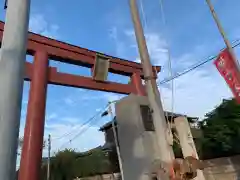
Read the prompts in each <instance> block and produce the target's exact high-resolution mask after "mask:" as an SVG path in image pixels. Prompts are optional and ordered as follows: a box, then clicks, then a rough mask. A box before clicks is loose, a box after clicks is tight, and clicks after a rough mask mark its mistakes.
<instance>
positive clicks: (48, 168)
mask: <svg viewBox="0 0 240 180" xmlns="http://www.w3.org/2000/svg"><path fill="white" fill-rule="evenodd" d="M50 157H51V135H50V134H49V135H48V166H47V180H49V179H50Z"/></svg>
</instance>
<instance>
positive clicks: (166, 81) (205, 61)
mask: <svg viewBox="0 0 240 180" xmlns="http://www.w3.org/2000/svg"><path fill="white" fill-rule="evenodd" d="M232 44H233V46H232V48H235V47H237V46H239V45H240V39H238V40H235V41H234V42H233V43H232ZM223 49H224V48H223ZM223 49H221V50H220V51H222V50H223ZM217 56H218V55H214V56H209V57H208V58H207V59H205V60H203V61H201V62H199V63H197V64H195V65H193V66H192V67H190V68H188V69H186V70H184V71H183V72H181V73H179V74H176V75H175V76H173V77H172V78H166V79H164V80H162V81H161V82H160V83H158V86H159V85H162V84H165V83H168V82H169V81H171V80H173V79H177V78H179V77H181V76H183V75H185V74H187V73H189V72H191V71H193V70H195V69H196V68H198V67H201V66H202V65H204V64H206V63H208V62H210V61H212V60H214V59H215V58H217Z"/></svg>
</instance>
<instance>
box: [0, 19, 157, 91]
mask: <svg viewBox="0 0 240 180" xmlns="http://www.w3.org/2000/svg"><path fill="white" fill-rule="evenodd" d="M3 30H4V22H2V21H0V41H2V36H3ZM41 50H44V51H45V52H46V53H47V54H48V57H49V58H50V59H52V60H56V61H61V62H65V63H69V64H74V65H79V66H83V67H88V68H92V67H93V66H94V63H95V58H96V55H97V54H101V53H98V52H95V51H92V50H88V49H85V48H81V47H77V46H74V45H70V44H67V43H65V42H61V41H58V40H55V39H51V38H48V37H45V36H41V35H38V34H35V33H32V32H29V33H28V42H27V54H29V55H35V53H36V52H37V51H41ZM105 56H107V57H109V59H110V66H109V72H111V73H115V74H120V75H125V76H133V75H135V74H139V75H140V76H141V78H143V69H142V65H141V64H140V63H136V62H132V61H127V60H123V59H119V58H116V57H113V56H108V55H105ZM32 66H33V65H32V64H31V63H26V75H25V79H26V80H31V75H32V72H33V67H32ZM49 68H50V72H54V74H55V75H54V76H53V75H50V77H49V83H51V84H58V85H64V86H73V87H81V88H87V89H95V90H102V91H108V92H117V93H124V94H126V93H130V92H132V88H131V87H130V86H129V87H128V89H129V90H126V88H127V85H125V84H119V83H113V82H106V83H103V82H102V83H101V82H94V81H92V79H90V78H87V77H82V76H75V75H70V74H65V73H61V72H57V70H56V68H52V67H49ZM160 69H161V68H160V66H156V67H153V73H154V75H156V73H158V72H160ZM50 74H51V73H50ZM70 76H71V77H70ZM53 77H54V78H53ZM66 78H67V79H68V81H69V79H74V78H75V81H72V82H67V83H66V84H65V81H67V80H66ZM77 81H78V82H77ZM83 82H85V83H83ZM74 83H75V84H74ZM108 85H109V88H108V87H107V86H108ZM113 86H115V88H112V87H113ZM117 86H119V87H117ZM120 88H122V90H119V89H120ZM124 89H125V90H124Z"/></svg>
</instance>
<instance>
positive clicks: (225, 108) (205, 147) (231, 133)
mask: <svg viewBox="0 0 240 180" xmlns="http://www.w3.org/2000/svg"><path fill="white" fill-rule="evenodd" d="M199 125H200V127H201V129H202V132H203V137H202V139H201V144H202V148H201V151H202V152H200V154H202V156H203V158H205V159H206V158H217V157H223V156H231V155H235V154H239V153H240V143H239V140H240V105H238V104H237V103H236V101H235V100H234V99H230V100H223V102H222V103H221V104H220V105H219V106H218V107H216V108H215V109H214V110H213V111H211V112H209V113H207V114H206V118H205V119H204V120H203V121H202V122H200V123H199Z"/></svg>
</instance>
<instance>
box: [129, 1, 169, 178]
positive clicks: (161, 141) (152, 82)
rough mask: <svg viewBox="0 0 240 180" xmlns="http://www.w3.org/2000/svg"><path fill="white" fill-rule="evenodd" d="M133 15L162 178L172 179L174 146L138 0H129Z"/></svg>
mask: <svg viewBox="0 0 240 180" xmlns="http://www.w3.org/2000/svg"><path fill="white" fill-rule="evenodd" d="M129 2H130V8H131V15H132V20H133V24H134V29H135V35H136V39H137V44H138V49H139V53H140V58H141V62H142V67H143V72H144V78H145V82H146V89H147V95H148V99H149V103H150V107H151V109H152V111H153V112H152V114H153V121H154V125H155V129H156V136H157V140H158V145H159V150H160V160H161V163H162V164H161V167H163V168H162V169H161V170H160V177H159V178H160V179H161V180H168V179H170V178H169V176H170V173H171V172H170V171H171V170H172V168H171V165H172V161H173V157H172V153H171V151H172V147H171V145H170V143H169V141H168V140H167V139H169V135H168V133H167V131H168V129H167V122H166V120H165V116H164V111H163V107H162V103H161V99H160V94H159V91H158V88H157V85H156V78H155V77H154V76H153V72H152V65H151V62H150V57H149V53H148V50H147V45H146V40H145V37H144V33H143V29H142V25H141V22H140V18H139V12H138V8H137V4H136V0H129Z"/></svg>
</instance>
